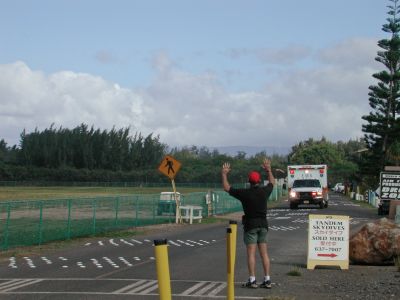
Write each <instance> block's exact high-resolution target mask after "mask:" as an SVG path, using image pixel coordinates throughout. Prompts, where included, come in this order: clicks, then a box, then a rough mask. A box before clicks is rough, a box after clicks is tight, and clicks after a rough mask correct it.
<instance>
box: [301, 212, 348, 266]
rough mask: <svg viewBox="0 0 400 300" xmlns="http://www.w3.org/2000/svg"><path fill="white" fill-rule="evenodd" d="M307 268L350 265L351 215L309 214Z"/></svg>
mask: <svg viewBox="0 0 400 300" xmlns="http://www.w3.org/2000/svg"><path fill="white" fill-rule="evenodd" d="M308 224H309V227H308V259H307V268H308V269H314V267H315V266H317V265H328V266H335V265H337V266H340V267H341V268H342V269H348V268H349V267H348V266H349V231H350V225H349V216H335V215H309V223H308Z"/></svg>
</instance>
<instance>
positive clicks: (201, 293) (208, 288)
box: [193, 282, 218, 296]
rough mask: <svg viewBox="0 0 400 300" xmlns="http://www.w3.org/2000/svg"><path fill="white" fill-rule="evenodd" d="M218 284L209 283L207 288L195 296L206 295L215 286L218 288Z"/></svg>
mask: <svg viewBox="0 0 400 300" xmlns="http://www.w3.org/2000/svg"><path fill="white" fill-rule="evenodd" d="M217 284H218V282H209V283H208V284H207V285H206V286H205V287H203V288H202V289H200V290H199V291H197V292H196V293H194V294H193V295H194V296H202V295H204V294H205V293H206V292H207V291H209V290H211V289H212V288H213V287H214V286H216V285H217Z"/></svg>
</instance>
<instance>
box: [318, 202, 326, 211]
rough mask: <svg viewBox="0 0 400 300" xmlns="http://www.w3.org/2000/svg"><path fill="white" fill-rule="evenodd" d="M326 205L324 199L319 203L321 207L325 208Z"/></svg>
mask: <svg viewBox="0 0 400 300" xmlns="http://www.w3.org/2000/svg"><path fill="white" fill-rule="evenodd" d="M324 207H325V204H324V201H322V202H320V203H319V208H320V209H323V208H324Z"/></svg>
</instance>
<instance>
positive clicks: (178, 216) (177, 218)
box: [171, 179, 182, 224]
mask: <svg viewBox="0 0 400 300" xmlns="http://www.w3.org/2000/svg"><path fill="white" fill-rule="evenodd" d="M171 183H172V189H173V191H174V198H175V207H176V213H175V223H176V224H178V223H182V217H181V210H180V209H179V207H180V206H181V204H180V201H179V200H178V195H177V194H176V186H175V180H174V179H171Z"/></svg>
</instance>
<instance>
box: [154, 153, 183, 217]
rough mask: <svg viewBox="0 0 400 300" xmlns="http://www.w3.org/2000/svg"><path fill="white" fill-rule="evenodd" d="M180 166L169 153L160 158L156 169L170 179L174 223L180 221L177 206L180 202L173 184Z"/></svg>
mask: <svg viewBox="0 0 400 300" xmlns="http://www.w3.org/2000/svg"><path fill="white" fill-rule="evenodd" d="M181 166H182V164H181V163H180V162H179V161H177V160H176V159H175V158H173V157H172V156H170V155H166V156H165V157H164V159H163V160H162V162H161V164H160V165H159V166H158V170H159V171H160V172H161V173H163V174H164V175H165V176H167V177H169V179H171V184H172V189H173V191H174V198H175V204H176V214H175V223H179V222H181V221H182V218H181V211H180V208H179V207H180V202H179V199H178V196H177V194H176V186H175V176H176V174H177V173H178V172H179V170H180V168H181Z"/></svg>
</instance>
